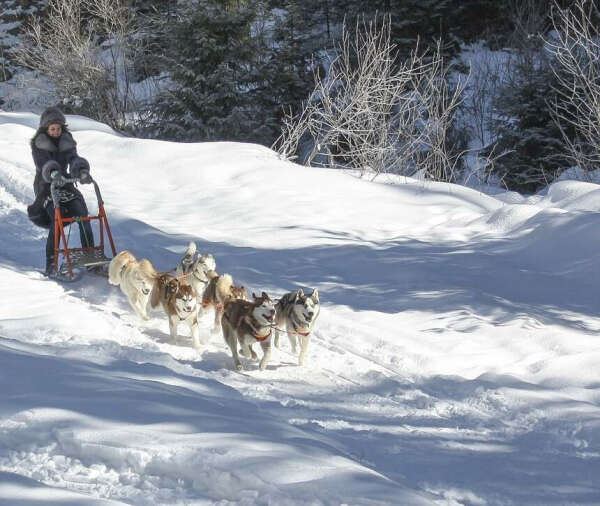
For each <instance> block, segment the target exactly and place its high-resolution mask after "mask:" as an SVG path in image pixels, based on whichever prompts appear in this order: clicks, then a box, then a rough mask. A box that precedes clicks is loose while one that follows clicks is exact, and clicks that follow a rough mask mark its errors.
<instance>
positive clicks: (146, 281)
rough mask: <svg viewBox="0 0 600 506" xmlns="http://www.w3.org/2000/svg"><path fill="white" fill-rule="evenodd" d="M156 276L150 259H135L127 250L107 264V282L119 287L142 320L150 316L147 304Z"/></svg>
mask: <svg viewBox="0 0 600 506" xmlns="http://www.w3.org/2000/svg"><path fill="white" fill-rule="evenodd" d="M156 278H157V272H156V270H155V269H154V267H153V266H152V264H151V263H150V260H147V259H145V258H143V259H141V260H137V259H136V258H135V257H134V256H133V254H132V253H130V252H129V251H127V250H123V251H121V252H120V253H119V254H118V255H117V256H115V257H114V258H113V259H112V260H111V261H110V264H109V266H108V282H109V283H110V284H111V285H116V286H118V287H119V288H121V291H122V292H123V293H124V294H125V295H126V296H127V299H128V300H129V304H130V305H131V307H132V308H133V310H134V311H135V312H136V314H137V315H138V316H139V317H140V318H143V319H144V320H148V319H149V318H150V317H149V316H148V306H149V301H150V296H151V293H152V290H153V288H154V284H155V282H156Z"/></svg>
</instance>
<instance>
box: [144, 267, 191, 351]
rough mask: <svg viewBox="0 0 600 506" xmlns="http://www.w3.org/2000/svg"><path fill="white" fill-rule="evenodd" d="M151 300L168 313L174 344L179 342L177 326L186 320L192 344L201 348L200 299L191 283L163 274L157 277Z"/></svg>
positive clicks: (154, 305)
mask: <svg viewBox="0 0 600 506" xmlns="http://www.w3.org/2000/svg"><path fill="white" fill-rule="evenodd" d="M150 302H151V304H152V307H156V306H158V304H159V303H160V304H161V305H162V307H163V309H164V310H165V313H167V317H168V319H169V332H170V335H171V341H172V342H173V344H177V326H178V325H179V324H180V323H182V322H184V323H186V324H187V326H188V327H189V328H190V332H191V334H192V345H193V346H194V348H196V349H200V336H199V330H198V301H197V297H196V292H195V291H194V289H193V288H192V286H191V285H190V284H188V283H185V282H182V281H180V280H179V279H177V278H174V277H172V276H170V275H169V274H162V275H161V276H159V277H158V278H157V279H156V286H155V289H154V291H153V292H152V299H151V301H150Z"/></svg>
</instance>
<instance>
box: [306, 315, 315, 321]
mask: <svg viewBox="0 0 600 506" xmlns="http://www.w3.org/2000/svg"><path fill="white" fill-rule="evenodd" d="M314 315H315V314H314V313H306V314H305V315H304V317H305V318H306V321H308V322H309V321H312V319H313V316H314Z"/></svg>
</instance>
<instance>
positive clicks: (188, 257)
mask: <svg viewBox="0 0 600 506" xmlns="http://www.w3.org/2000/svg"><path fill="white" fill-rule="evenodd" d="M216 269H217V263H216V262H215V257H213V256H212V255H211V254H210V253H202V254H196V243H194V242H190V244H189V246H188V248H187V250H186V252H185V254H184V255H183V258H182V259H181V262H179V265H178V266H177V269H176V270H175V276H177V277H182V276H183V275H186V274H187V276H186V277H185V281H186V282H187V283H189V284H190V285H192V288H193V289H194V291H195V292H196V295H197V296H198V301H201V300H202V295H203V294H204V290H206V287H207V286H208V282H209V281H210V279H211V278H210V276H209V273H210V272H211V271H215V270H216Z"/></svg>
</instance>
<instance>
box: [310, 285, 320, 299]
mask: <svg viewBox="0 0 600 506" xmlns="http://www.w3.org/2000/svg"><path fill="white" fill-rule="evenodd" d="M311 298H312V299H313V300H314V301H315V302H319V290H317V289H316V288H315V289H314V290H313V293H312V295H311Z"/></svg>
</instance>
